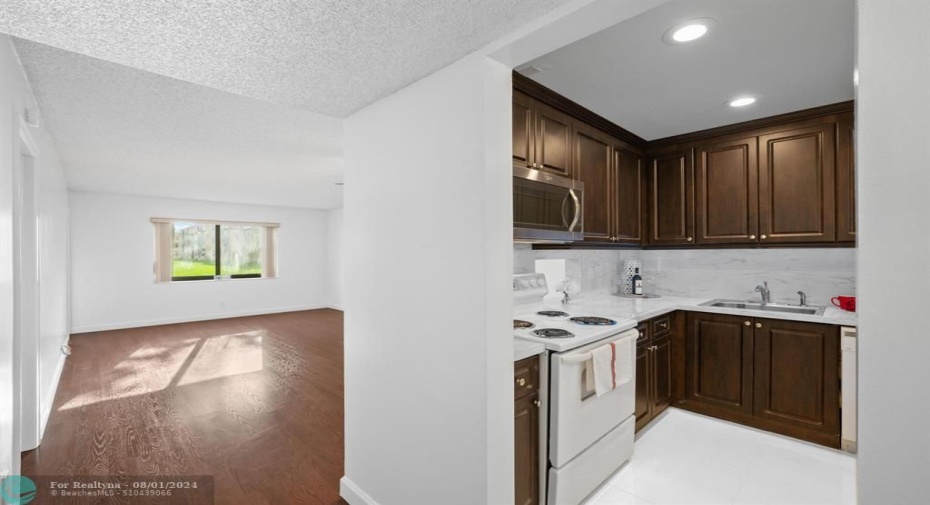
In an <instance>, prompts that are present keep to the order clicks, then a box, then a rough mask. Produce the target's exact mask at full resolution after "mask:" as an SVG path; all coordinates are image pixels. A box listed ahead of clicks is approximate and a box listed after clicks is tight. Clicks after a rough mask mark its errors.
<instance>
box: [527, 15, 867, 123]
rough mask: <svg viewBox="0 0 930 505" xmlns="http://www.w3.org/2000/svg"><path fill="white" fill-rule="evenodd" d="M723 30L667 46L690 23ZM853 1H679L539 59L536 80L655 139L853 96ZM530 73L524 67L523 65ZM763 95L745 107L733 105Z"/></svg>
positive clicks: (833, 101)
mask: <svg viewBox="0 0 930 505" xmlns="http://www.w3.org/2000/svg"><path fill="white" fill-rule="evenodd" d="M701 17H710V18H714V19H716V20H717V22H718V24H717V26H716V28H714V29H713V30H712V31H711V32H710V33H708V34H707V35H706V36H705V37H704V38H702V39H699V40H697V41H695V42H693V43H690V44H679V45H670V44H666V43H664V42H663V41H662V35H663V34H664V33H665V31H666V30H668V29H669V28H671V27H672V26H675V25H677V24H679V23H681V22H684V21H687V20H689V19H695V18H701ZM854 37H855V2H854V1H853V0H820V1H816V2H812V1H810V2H799V1H784V0H755V1H752V2H749V1H734V0H710V1H708V0H679V1H676V2H670V3H667V4H664V5H661V6H659V7H657V8H655V9H652V10H649V11H646V12H644V13H643V14H641V15H639V16H637V17H635V18H632V19H630V20H628V21H625V22H623V23H620V24H618V25H616V26H613V27H611V28H608V29H606V30H603V31H601V32H599V33H596V34H594V35H591V36H589V37H587V38H585V39H582V40H579V41H577V42H575V43H573V44H570V45H568V46H565V47H563V48H561V49H559V50H556V51H554V52H552V53H549V54H547V55H545V56H542V57H540V58H538V59H536V60H534V61H532V62H530V63H529V64H528V65H537V66H541V67H544V68H546V69H545V70H544V71H543V72H541V73H538V74H535V75H532V77H531V78H532V79H534V80H536V81H538V82H540V83H542V84H543V85H545V86H547V87H549V88H551V89H554V90H556V91H558V92H559V93H561V94H563V95H565V96H567V97H569V98H571V99H573V100H575V101H576V102H579V103H581V104H582V105H584V106H586V107H587V108H589V109H591V110H593V111H595V112H597V113H599V114H601V115H602V116H604V117H606V118H608V119H610V120H611V121H613V122H615V123H617V124H619V125H621V126H623V127H624V128H626V129H628V130H630V131H632V132H634V133H636V134H638V135H640V136H641V137H643V138H645V139H647V140H652V139H657V138H662V137H667V136H671V135H677V134H681V133H688V132H693V131H698V130H703V129H706V128H713V127H716V126H722V125H727V124H732V123H737V122H741V121H748V120H751V119H756V118H761V117H766V116H772V115H776V114H781V113H784V112H790V111H795V110H801V109H806V108H810V107H816V106H819V105H826V104H830V103H836V102H841V101H845V100H852V99H853V93H854V90H853V79H852V78H853V66H854V64H855V63H854V52H853V48H854ZM521 68H523V67H521ZM742 94H748V95H754V96H758V97H759V99H758V102H756V103H755V104H753V105H751V106H748V107H744V108H739V109H736V108H732V107H727V106H725V103H726V102H727V101H729V100H730V99H731V98H733V97H735V96H737V95H742Z"/></svg>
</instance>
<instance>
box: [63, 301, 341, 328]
mask: <svg viewBox="0 0 930 505" xmlns="http://www.w3.org/2000/svg"><path fill="white" fill-rule="evenodd" d="M326 308H329V306H328V305H326V304H320V305H305V306H301V307H279V308H274V309H263V310H244V311H240V312H223V313H220V314H203V315H198V316H183V317H169V318H163V319H148V320H145V321H123V322H118V323H104V324H92V325H87V326H76V327H74V328H71V334H72V335H74V334H76V333H90V332H92V331H109V330H123V329H126V328H141V327H143V326H159V325H162V324H176V323H193V322H196V321H211V320H214V319H230V318H233V317H247V316H263V315H266V314H280V313H283V312H298V311H301V310H315V309H326Z"/></svg>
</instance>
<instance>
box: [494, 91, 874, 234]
mask: <svg viewBox="0 0 930 505" xmlns="http://www.w3.org/2000/svg"><path fill="white" fill-rule="evenodd" d="M514 83H515V84H514V85H515V88H519V90H518V89H514V92H513V111H512V112H513V162H514V163H515V164H517V165H520V166H525V167H529V168H536V169H538V170H542V171H544V172H548V173H552V174H555V175H560V176H564V177H572V178H574V179H577V180H581V181H583V182H584V183H585V196H584V199H585V202H584V231H585V238H584V241H583V242H581V243H575V244H559V245H551V244H550V245H542V246H539V247H544V248H546V247H559V248H564V247H573V246H578V247H590V246H592V245H593V246H598V247H606V246H611V245H633V246H641V247H646V248H680V247H705V248H708V247H720V246H727V247H730V246H737V247H739V246H742V247H765V246H768V245H772V246H792V245H798V246H817V245H838V244H839V245H847V246H849V245H853V244H854V243H855V240H856V195H855V187H856V181H855V156H854V147H855V146H854V142H853V140H854V130H853V128H854V120H853V114H852V102H844V103H840V104H833V105H827V106H823V107H817V108H813V109H807V110H802V111H795V112H790V113H787V114H781V115H778V116H773V117H771V118H761V119H757V120H753V121H747V122H744V123H738V124H734V125H726V126H721V127H718V128H712V129H709V130H703V131H700V132H692V133H686V134H683V135H677V136H675V137H669V138H665V139H657V140H653V141H648V142H647V141H645V140H644V139H642V138H639V137H638V136H637V135H635V134H634V133H631V132H628V131H626V130H624V129H623V128H622V127H620V126H618V125H615V124H613V123H611V122H610V121H608V120H606V119H604V118H602V117H600V116H597V115H596V114H594V113H592V112H591V111H589V110H587V109H585V108H583V107H581V106H580V105H578V104H576V103H574V102H572V101H571V100H569V99H567V98H565V97H563V96H561V95H558V94H557V93H555V92H553V91H551V90H548V89H546V88H544V87H542V86H541V85H539V84H538V83H535V82H532V81H531V80H529V79H526V78H525V77H522V76H519V75H515V76H514ZM521 90H522V91H521ZM523 91H526V93H524V92H523ZM608 152H609V154H607V153H608Z"/></svg>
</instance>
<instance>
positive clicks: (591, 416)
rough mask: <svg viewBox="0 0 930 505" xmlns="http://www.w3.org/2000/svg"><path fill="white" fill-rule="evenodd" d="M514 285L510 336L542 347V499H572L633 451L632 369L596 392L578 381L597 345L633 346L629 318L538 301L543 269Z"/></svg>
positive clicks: (555, 504) (561, 503)
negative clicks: (626, 379) (544, 469)
mask: <svg viewBox="0 0 930 505" xmlns="http://www.w3.org/2000/svg"><path fill="white" fill-rule="evenodd" d="M513 290H514V304H515V311H514V312H515V314H517V315H516V316H515V317H514V336H515V337H516V338H519V339H523V340H529V341H532V342H538V343H541V344H543V345H544V346H545V347H546V349H547V351H546V354H545V357H546V364H547V365H548V366H546V367H544V369H545V370H546V371H547V373H548V376H549V377H548V381H547V380H545V377H544V378H543V379H544V380H543V381H542V384H548V389H547V390H546V391H544V392H543V397H544V398H547V399H548V401H547V402H546V403H547V407H548V418H547V419H548V423H547V424H548V435H549V437H548V446H547V447H545V448H544V451H543V454H547V456H548V458H547V459H548V463H547V472H546V480H547V482H546V485H545V487H544V489H545V493H546V503H548V504H549V505H572V504H578V503H581V502H582V501H583V500H584V499H585V498H586V497H587V496H588V495H590V494H591V492H593V491H594V490H595V489H597V487H598V486H600V485H601V484H602V483H603V482H604V481H605V480H607V479H608V478H609V477H610V475H611V474H612V473H613V472H614V471H616V470H617V468H619V467H620V466H622V465H623V464H624V463H625V462H626V461H628V460H629V459H630V458H631V457H632V455H633V431H634V427H635V424H636V418H635V416H634V415H633V411H634V404H635V399H636V380H635V377H636V370H635V369H634V370H632V376H633V378H634V379H633V380H631V381H630V382H628V383H626V384H622V385H620V386H618V387H617V389H615V390H614V391H611V392H609V393H607V394H605V395H603V396H601V397H598V396H597V395H595V394H594V392H593V391H592V390H590V389H589V387H588V384H587V382H586V381H585V380H584V368H585V363H586V362H588V361H590V359H591V351H592V350H594V349H596V348H598V347H600V346H602V345H607V344H608V343H611V342H620V341H622V340H626V341H627V343H630V342H629V341H630V340H632V341H633V342H632V345H635V340H636V337H637V336H638V332H637V331H636V330H635V329H633V328H635V326H636V322H635V321H633V320H629V319H615V318H609V317H604V316H598V315H597V314H581V313H574V312H573V310H572V308H571V307H572V305H571V304H570V303H569V304H566V305H562V304H560V303H555V304H547V303H545V302H544V301H543V298H544V297H545V296H546V294H548V286H547V283H546V277H545V275H543V274H525V275H516V276H514V278H513ZM632 365H633V366H634V367H635V360H634V363H632ZM544 439H545V437H544Z"/></svg>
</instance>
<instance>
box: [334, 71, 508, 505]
mask: <svg viewBox="0 0 930 505" xmlns="http://www.w3.org/2000/svg"><path fill="white" fill-rule="evenodd" d="M509 104H510V69H509V68H507V67H505V66H503V65H501V64H499V63H496V62H492V61H491V60H488V59H486V58H483V57H480V56H474V57H470V58H466V59H465V60H462V61H460V62H458V63H456V64H454V65H452V66H450V67H448V68H446V69H444V70H442V71H440V72H438V73H436V74H433V75H432V76H430V77H428V78H426V79H424V80H422V81H420V82H418V83H416V84H414V85H412V86H410V87H408V88H406V89H404V90H402V91H400V92H398V93H396V94H395V95H392V96H390V97H387V98H385V99H383V100H381V101H379V102H377V103H375V104H373V105H371V106H369V107H367V108H365V109H363V110H361V111H360V112H358V113H356V114H355V115H354V116H352V117H350V118H349V119H348V120H347V121H346V128H345V142H346V145H345V152H346V186H345V188H346V189H345V259H346V291H345V295H346V302H345V308H346V318H345V370H346V373H345V378H346V383H345V388H346V389H345V392H346V405H345V407H346V410H345V422H346V429H345V436H346V467H345V468H346V476H345V477H344V478H343V481H342V494H343V496H344V497H346V498H347V499H348V501H349V502H350V503H352V504H353V505H357V504H361V503H372V504H373V503H379V504H382V505H388V504H419V503H443V504H446V505H454V504H462V505H472V504H477V503H506V502H509V501H512V500H513V498H512V496H513V478H512V473H513V448H512V447H513V419H512V413H513V407H512V402H513V392H512V388H511V387H510V382H511V380H510V379H511V378H512V375H513V366H512V358H511V354H512V343H511V338H510V335H509V332H508V330H507V328H508V327H509V326H510V323H509V321H510V319H511V300H510V280H509V277H510V272H511V269H512V266H511V258H512V252H511V250H510V249H511V246H510V234H511V212H510V201H511V200H510V198H511V195H510V178H511V174H510V157H511V155H510V144H509V140H510V139H509V136H508V135H507V132H508V131H509V129H510V107H509ZM500 330H503V331H500ZM508 403H509V404H510V408H509V409H508V408H507V404H508Z"/></svg>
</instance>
